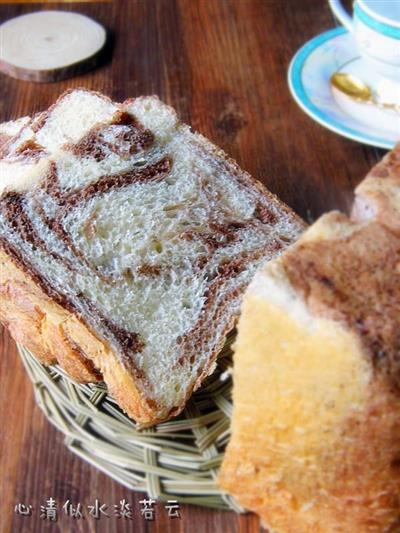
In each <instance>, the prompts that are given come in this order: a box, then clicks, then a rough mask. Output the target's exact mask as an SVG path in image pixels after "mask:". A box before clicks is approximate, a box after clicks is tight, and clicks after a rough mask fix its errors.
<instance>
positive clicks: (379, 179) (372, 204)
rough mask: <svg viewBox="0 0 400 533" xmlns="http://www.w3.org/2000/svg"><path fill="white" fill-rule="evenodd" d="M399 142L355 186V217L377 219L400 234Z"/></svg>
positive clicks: (355, 218) (360, 219)
mask: <svg viewBox="0 0 400 533" xmlns="http://www.w3.org/2000/svg"><path fill="white" fill-rule="evenodd" d="M399 213H400V143H399V144H397V145H396V146H395V148H394V149H393V150H392V151H390V152H388V153H387V154H386V155H385V157H384V158H383V159H382V161H380V162H379V163H378V164H377V165H375V166H374V167H373V168H372V170H371V171H370V172H369V173H368V174H367V176H366V178H365V179H364V180H363V181H362V182H361V183H360V184H359V185H358V186H357V188H356V190H355V200H354V204H353V209H352V219H353V220H356V221H363V220H371V219H376V220H378V221H379V222H380V223H381V224H383V225H384V226H386V227H388V228H389V229H391V231H394V232H396V233H397V234H400V216H399Z"/></svg>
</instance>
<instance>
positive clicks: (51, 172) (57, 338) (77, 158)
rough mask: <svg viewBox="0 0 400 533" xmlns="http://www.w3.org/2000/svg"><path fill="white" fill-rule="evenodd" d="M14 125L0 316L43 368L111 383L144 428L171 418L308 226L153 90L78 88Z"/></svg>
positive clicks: (5, 189) (2, 166)
mask: <svg viewBox="0 0 400 533" xmlns="http://www.w3.org/2000/svg"><path fill="white" fill-rule="evenodd" d="M11 129H12V128H11V127H10V125H9V126H8V128H4V132H5V133H4V135H6V136H7V138H6V139H5V140H4V142H3V145H2V158H1V160H0V174H1V180H0V195H1V197H0V243H1V251H0V269H1V272H2V275H1V280H0V318H1V320H2V321H3V322H4V324H5V325H6V326H8V328H9V329H10V331H11V333H12V335H13V336H14V338H15V339H16V340H17V341H18V342H20V343H22V344H24V345H25V346H27V347H28V348H30V349H31V350H32V351H33V352H34V353H35V354H36V355H37V357H38V358H39V359H40V360H41V361H42V362H43V363H45V364H49V363H54V362H58V363H59V364H60V365H61V366H62V367H63V368H64V369H65V370H66V371H67V372H68V373H69V374H70V375H71V376H72V377H73V378H74V379H76V380H79V381H83V382H88V381H95V380H101V379H104V381H105V382H106V384H107V385H108V388H109V391H110V393H111V394H112V395H113V396H114V397H115V398H116V400H117V401H118V403H119V405H120V406H121V407H122V408H123V409H124V410H125V411H126V412H127V413H128V414H129V415H130V416H131V417H132V418H133V419H135V420H136V421H137V422H138V424H140V425H141V426H148V425H152V424H154V423H156V422H159V421H161V420H165V419H167V418H169V417H171V416H173V415H176V414H178V413H179V412H180V411H181V410H182V409H183V407H184V405H185V402H186V400H187V398H188V397H189V396H190V394H191V393H192V391H193V390H194V389H196V388H197V387H198V386H199V385H200V384H201V382H202V381H203V379H204V378H205V377H206V376H207V375H208V374H210V373H211V372H212V371H213V368H214V366H215V361H216V357H217V354H218V352H219V351H220V349H221V347H222V346H223V344H224V341H225V337H226V335H227V333H228V332H229V331H230V330H231V329H232V328H233V326H234V324H235V321H236V318H237V316H238V311H239V305H240V302H241V296H242V293H243V291H244V289H245V288H246V287H247V285H248V283H249V281H250V280H251V278H252V276H253V273H254V272H255V270H256V269H257V268H258V267H259V266H260V265H261V264H262V263H263V262H265V261H266V260H268V259H271V258H272V257H274V256H275V255H277V254H279V253H280V252H281V251H282V250H284V249H285V248H286V247H287V246H288V244H289V243H291V242H293V241H294V240H296V238H297V237H298V236H299V235H300V233H301V232H302V231H303V229H304V224H303V222H302V221H301V220H300V219H299V218H298V217H297V216H296V215H295V214H294V213H293V212H292V211H291V210H290V209H289V208H288V207H286V206H285V205H284V204H282V203H281V202H280V201H279V200H278V199H277V198H276V197H275V196H273V195H272V194H271V193H269V192H268V191H267V190H266V189H265V188H264V187H263V186H262V185H261V184H260V183H259V182H257V181H256V180H254V179H253V178H251V177H250V176H249V175H248V174H247V173H245V172H243V171H242V170H241V169H240V168H239V167H238V166H237V164H236V163H235V162H234V161H232V160H230V159H229V158H228V157H227V156H226V155H225V154H224V153H223V152H222V151H221V150H219V149H218V148H216V147H215V146H214V145H212V144H211V143H210V142H209V141H208V140H206V139H205V138H204V137H202V136H201V135H199V134H197V133H192V132H191V131H190V128H189V127H188V126H186V125H184V124H182V123H180V122H179V121H178V119H177V117H176V114H175V112H174V111H173V110H172V109H171V108H170V107H168V106H167V105H165V104H163V103H161V102H160V101H159V100H158V98H156V97H139V98H135V99H132V100H128V101H126V102H125V103H123V104H115V103H113V102H112V101H110V100H109V99H108V98H106V97H104V96H103V95H101V94H98V93H94V92H90V91H87V90H84V89H77V90H73V91H69V92H67V93H65V94H64V95H62V96H61V97H60V98H59V99H58V101H57V102H56V103H55V104H54V105H53V106H52V107H51V108H50V109H49V110H48V111H45V112H43V113H41V114H39V115H37V116H35V117H33V118H32V119H31V120H29V121H28V123H26V124H23V127H22V129H21V131H19V132H18V129H19V127H18V126H17V125H15V130H13V132H12V131H11ZM7 131H8V133H7ZM13 133H14V135H13Z"/></svg>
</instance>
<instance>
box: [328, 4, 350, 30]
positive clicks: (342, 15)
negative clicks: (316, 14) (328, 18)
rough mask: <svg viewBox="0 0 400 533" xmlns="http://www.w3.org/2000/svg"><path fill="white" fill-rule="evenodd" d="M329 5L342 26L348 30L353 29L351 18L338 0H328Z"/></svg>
mask: <svg viewBox="0 0 400 533" xmlns="http://www.w3.org/2000/svg"><path fill="white" fill-rule="evenodd" d="M329 6H330V8H331V10H332V11H333V14H334V15H335V16H336V17H337V18H338V19H339V20H340V22H341V23H342V24H343V26H345V27H346V28H347V29H348V30H349V31H353V29H354V28H353V20H352V18H351V17H350V15H349V14H348V13H347V11H346V10H345V9H344V7H343V6H342V4H341V2H340V0H329Z"/></svg>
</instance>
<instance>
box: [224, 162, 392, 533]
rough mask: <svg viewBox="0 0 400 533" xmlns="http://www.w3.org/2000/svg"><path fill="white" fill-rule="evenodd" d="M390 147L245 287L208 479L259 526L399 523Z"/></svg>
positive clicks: (362, 529)
mask: <svg viewBox="0 0 400 533" xmlns="http://www.w3.org/2000/svg"><path fill="white" fill-rule="evenodd" d="M396 153H397V154H398V151H397V152H396V151H395V152H393V153H392V154H390V155H388V156H387V157H386V158H385V160H384V162H383V163H382V166H378V167H376V168H375V170H374V172H373V173H372V175H369V176H368V177H367V179H366V180H364V182H363V183H362V184H361V185H360V186H359V188H358V190H357V196H358V200H357V202H361V201H362V203H363V208H362V209H360V205H358V206H355V209H354V211H353V217H354V220H353V221H352V220H349V219H348V218H347V217H346V216H345V215H342V214H340V213H338V212H333V213H330V214H327V215H324V216H323V217H322V218H321V219H320V220H318V221H317V222H316V223H315V224H314V225H313V226H311V227H310V228H309V229H308V230H307V231H306V232H305V234H304V235H303V237H301V238H300V240H299V241H298V242H297V243H296V244H294V245H293V246H291V247H290V248H289V249H288V250H287V251H286V252H285V253H284V254H283V255H282V256H281V257H279V258H277V259H275V260H273V261H271V262H270V263H268V264H266V265H265V266H264V267H262V268H261V269H260V271H259V272H257V274H256V275H255V277H254V279H253V281H252V282H251V284H250V285H249V287H248V289H247V291H246V293H245V296H244V300H243V306H242V313H241V317H240V320H239V325H238V339H237V341H236V347H235V354H234V389H233V419H232V436H231V440H230V443H229V445H228V448H227V452H226V455H225V458H224V462H223V465H222V468H221V472H220V478H219V482H220V485H221V486H222V488H223V489H225V490H226V491H228V492H230V493H231V494H232V495H234V496H235V497H236V498H237V500H238V501H239V502H240V503H241V504H242V505H243V506H244V507H246V508H248V509H250V510H253V511H255V512H257V513H258V514H259V515H260V516H261V518H262V520H263V522H264V523H265V525H266V527H267V528H270V529H269V531H274V532H277V533H336V532H340V533H384V532H385V533H388V532H391V533H395V532H399V531H400V234H399V233H398V232H397V231H396V229H397V230H398V228H399V216H400V211H398V210H396V200H395V197H396V195H397V199H398V197H399V196H398V194H399V189H398V178H399V173H398V170H397V171H395V170H394V167H393V163H394V164H395V162H396V161H397V157H398V155H396ZM379 168H381V169H382V168H386V169H387V171H388V175H387V176H386V178H390V179H391V181H387V182H385V181H383V178H378V177H377V178H375V177H374V173H375V174H376V169H379ZM398 168H399V167H398V166H397V169H398ZM386 178H384V179H386ZM374 180H375V181H374ZM396 180H397V182H396ZM396 183H397V185H396ZM389 187H392V192H391V193H390V194H386V193H387V192H388V190H389ZM397 205H398V204H397ZM389 206H390V208H389Z"/></svg>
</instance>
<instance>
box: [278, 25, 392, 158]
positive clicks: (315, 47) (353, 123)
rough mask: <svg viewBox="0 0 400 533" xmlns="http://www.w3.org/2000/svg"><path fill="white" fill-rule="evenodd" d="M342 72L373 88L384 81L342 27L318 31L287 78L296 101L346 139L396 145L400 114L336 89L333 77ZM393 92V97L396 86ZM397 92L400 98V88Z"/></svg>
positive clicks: (318, 120)
mask: <svg viewBox="0 0 400 533" xmlns="http://www.w3.org/2000/svg"><path fill="white" fill-rule="evenodd" d="M338 70H340V71H344V72H349V73H352V74H354V75H356V76H357V77H358V78H360V79H361V80H362V81H364V82H365V83H367V84H368V85H370V86H371V87H372V90H373V91H374V89H376V85H377V84H378V83H380V84H381V85H382V83H381V82H382V80H377V79H376V78H375V79H374V78H373V76H372V75H371V72H369V71H368V70H367V69H365V66H364V64H363V62H362V60H361V59H360V58H359V54H358V52H357V48H356V45H355V42H354V39H353V36H352V35H351V34H350V33H349V32H348V31H347V30H346V29H345V28H342V27H340V28H335V29H333V30H330V31H327V32H325V33H322V34H321V35H318V36H317V37H315V38H314V39H312V40H311V41H309V42H308V43H306V44H305V45H304V46H303V47H302V48H300V50H299V51H298V52H297V53H296V55H295V56H294V58H293V59H292V61H291V63H290V66H289V72H288V81H289V87H290V91H291V93H292V95H293V97H294V99H295V100H296V102H297V103H298V104H299V106H300V107H301V108H302V109H303V111H305V112H306V113H307V114H308V115H309V116H310V117H311V118H313V119H314V120H316V121H317V122H318V123H319V124H322V126H325V127H326V128H328V129H330V130H332V131H334V132H336V133H339V134H340V135H343V136H344V137H348V138H349V139H353V140H355V141H359V142H362V143H365V144H370V145H372V146H378V147H379V148H388V149H390V148H393V146H394V145H395V144H396V142H398V141H400V114H399V113H396V112H395V111H392V110H385V109H380V108H378V107H376V106H374V105H370V104H367V103H359V102H356V101H354V100H353V99H351V98H350V97H348V96H346V95H343V94H342V93H340V92H339V91H338V90H332V89H331V85H330V77H331V75H332V74H333V73H334V72H336V71H338ZM389 92H390V93H391V95H393V87H391V91H389ZM388 94H389V93H388ZM398 94H399V98H400V87H399V93H398ZM389 101H392V100H389Z"/></svg>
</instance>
